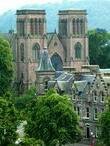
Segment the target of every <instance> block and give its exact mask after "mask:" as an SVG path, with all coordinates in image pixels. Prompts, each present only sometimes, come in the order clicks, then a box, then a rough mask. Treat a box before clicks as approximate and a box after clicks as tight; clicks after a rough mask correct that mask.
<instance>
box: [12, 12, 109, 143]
mask: <svg viewBox="0 0 110 146" xmlns="http://www.w3.org/2000/svg"><path fill="white" fill-rule="evenodd" d="M16 15H17V33H16V34H15V35H14V36H13V37H12V40H11V43H12V45H13V53H14V61H15V64H16V83H17V85H18V89H19V91H18V92H19V93H21V92H22V91H24V90H25V89H28V88H29V87H30V86H31V85H36V86H37V87H38V92H39V93H40V94H41V93H43V91H44V90H47V89H48V88H55V89H56V90H57V91H58V92H59V93H60V94H64V93H66V94H68V95H69V96H70V98H71V100H72V102H73V104H74V107H75V110H76V112H77V113H78V115H79V116H80V122H81V126H82V128H83V136H84V139H83V140H84V141H82V143H85V142H86V143H87V142H89V143H90V141H89V140H90V138H91V135H92V134H94V136H95V137H97V128H96V122H97V117H98V114H99V113H101V112H102V111H103V110H104V107H105V97H107V96H109V95H110V71H109V70H100V69H99V67H98V66H92V65H89V55H88V38H87V13H86V11H85V10H62V11H59V12H58V15H59V21H58V28H59V29H58V33H57V32H56V31H55V32H52V33H48V32H47V30H46V12H45V10H18V11H17V12H16ZM12 35H13V33H12ZM13 42H14V43H13ZM65 70H66V71H65ZM85 139H86V141H85ZM84 145H85V144H84Z"/></svg>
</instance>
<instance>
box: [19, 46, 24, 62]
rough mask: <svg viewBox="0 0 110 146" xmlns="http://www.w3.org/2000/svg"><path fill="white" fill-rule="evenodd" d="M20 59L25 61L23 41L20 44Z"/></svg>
mask: <svg viewBox="0 0 110 146" xmlns="http://www.w3.org/2000/svg"><path fill="white" fill-rule="evenodd" d="M20 60H21V61H24V44H23V43H21V45H20Z"/></svg>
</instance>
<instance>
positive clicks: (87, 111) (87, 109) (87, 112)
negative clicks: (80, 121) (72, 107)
mask: <svg viewBox="0 0 110 146" xmlns="http://www.w3.org/2000/svg"><path fill="white" fill-rule="evenodd" d="M86 116H87V118H89V107H87V108H86Z"/></svg>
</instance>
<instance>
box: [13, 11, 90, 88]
mask: <svg viewBox="0 0 110 146" xmlns="http://www.w3.org/2000/svg"><path fill="white" fill-rule="evenodd" d="M16 15H17V23H16V24H17V33H16V36H15V40H14V42H16V47H15V49H14V56H16V59H15V62H16V81H17V83H18V86H19V91H20V90H22V89H23V88H29V87H30V86H31V85H32V84H35V80H36V75H35V68H36V67H38V64H39V59H40V53H41V51H42V49H43V48H47V50H48V53H49V57H50V58H51V62H52V64H53V67H54V68H55V70H56V71H61V70H63V68H73V69H74V70H76V71H81V66H82V65H86V64H88V58H89V56H88V38H87V13H86V11H85V10H62V11H59V13H58V15H59V22H58V27H59V30H58V33H57V32H56V31H55V32H53V33H47V30H46V12H45V10H17V12H16Z"/></svg>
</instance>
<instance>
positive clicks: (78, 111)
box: [77, 107, 80, 115]
mask: <svg viewBox="0 0 110 146" xmlns="http://www.w3.org/2000/svg"><path fill="white" fill-rule="evenodd" d="M77 113H78V115H80V109H79V107H77Z"/></svg>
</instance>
